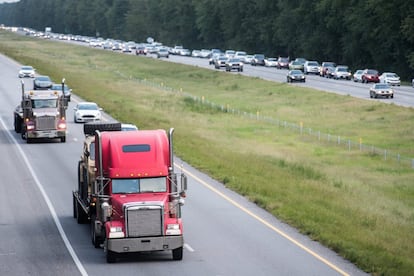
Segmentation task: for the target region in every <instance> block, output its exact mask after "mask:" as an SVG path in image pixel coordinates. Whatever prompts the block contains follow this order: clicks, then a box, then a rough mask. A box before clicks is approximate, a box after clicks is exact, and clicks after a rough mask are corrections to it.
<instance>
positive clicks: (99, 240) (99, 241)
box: [91, 215, 104, 248]
mask: <svg viewBox="0 0 414 276" xmlns="http://www.w3.org/2000/svg"><path fill="white" fill-rule="evenodd" d="M95 220H96V215H91V241H92V244H93V246H94V247H95V248H100V247H101V244H102V243H103V241H104V240H103V239H102V238H101V237H98V236H96V231H95Z"/></svg>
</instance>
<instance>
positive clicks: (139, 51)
mask: <svg viewBox="0 0 414 276" xmlns="http://www.w3.org/2000/svg"><path fill="white" fill-rule="evenodd" d="M135 54H136V55H146V54H147V52H146V51H145V46H137V47H136V48H135Z"/></svg>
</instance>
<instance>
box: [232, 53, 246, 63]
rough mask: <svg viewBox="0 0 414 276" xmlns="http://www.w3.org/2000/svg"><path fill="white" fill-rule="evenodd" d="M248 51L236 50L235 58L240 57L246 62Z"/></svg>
mask: <svg viewBox="0 0 414 276" xmlns="http://www.w3.org/2000/svg"><path fill="white" fill-rule="evenodd" d="M246 55H247V53H246V52H245V51H236V53H235V54H234V57H235V58H239V59H240V60H241V61H242V62H245V58H246Z"/></svg>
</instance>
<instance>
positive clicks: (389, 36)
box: [0, 0, 414, 80]
mask: <svg viewBox="0 0 414 276" xmlns="http://www.w3.org/2000/svg"><path fill="white" fill-rule="evenodd" d="M0 23H2V24H4V25H7V26H22V27H30V28H33V29H36V30H44V28H45V27H48V26H50V27H52V30H53V32H57V33H66V34H79V35H86V36H100V37H103V38H114V39H121V40H126V41H129V40H133V41H137V42H143V41H145V40H146V38H147V37H153V38H154V39H155V40H156V41H159V42H162V43H164V44H165V45H170V46H174V45H176V44H177V45H184V46H185V47H187V48H190V49H201V48H207V49H208V48H220V49H223V50H225V49H234V50H243V51H246V52H248V53H252V54H253V53H263V54H265V55H266V56H275V57H277V56H290V57H291V58H294V57H305V58H307V59H314V60H318V61H334V62H336V63H338V64H346V65H349V66H350V67H351V68H354V69H363V68H374V69H378V70H379V71H393V72H397V73H398V74H399V75H400V76H401V77H402V78H404V79H407V80H408V79H410V80H411V78H412V77H414V72H413V69H414V6H413V5H412V3H411V1H406V0H394V1H389V0H367V1H361V0H254V1H253V0H157V1H154V0H71V1H67V0H20V1H19V2H15V3H3V4H0Z"/></svg>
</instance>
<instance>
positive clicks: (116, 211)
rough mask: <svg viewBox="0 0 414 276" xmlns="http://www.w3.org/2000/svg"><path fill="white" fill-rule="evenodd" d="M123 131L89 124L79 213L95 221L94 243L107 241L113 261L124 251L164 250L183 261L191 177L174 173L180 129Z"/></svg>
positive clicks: (76, 202)
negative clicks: (184, 212)
mask: <svg viewBox="0 0 414 276" xmlns="http://www.w3.org/2000/svg"><path fill="white" fill-rule="evenodd" d="M105 127H108V131H105V130H104V129H105ZM119 129H120V128H118V127H117V126H116V125H115V126H114V125H111V124H108V123H107V124H99V123H89V124H85V126H84V132H85V135H86V139H85V141H86V142H85V144H84V149H83V154H82V156H81V160H80V162H79V170H78V189H77V190H75V191H74V192H73V215H74V217H75V218H77V221H78V223H88V222H90V225H91V238H92V244H93V245H94V246H95V247H97V248H98V247H100V246H101V245H102V244H103V247H104V251H105V252H106V260H107V262H108V263H112V262H115V261H116V259H117V257H120V256H122V255H121V254H122V253H130V252H145V251H164V250H170V251H171V252H172V258H173V259H174V260H181V259H182V258H183V245H184V238H183V224H182V219H181V206H182V205H183V204H184V199H183V198H184V197H185V191H186V189H187V177H186V176H185V175H184V174H183V173H179V174H177V173H175V172H174V162H173V131H174V130H173V129H170V131H169V132H168V134H167V133H166V131H165V130H139V131H120V130H119ZM93 130H94V135H93V136H92V137H91V133H92V131H93ZM178 179H180V180H179V181H178Z"/></svg>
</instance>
